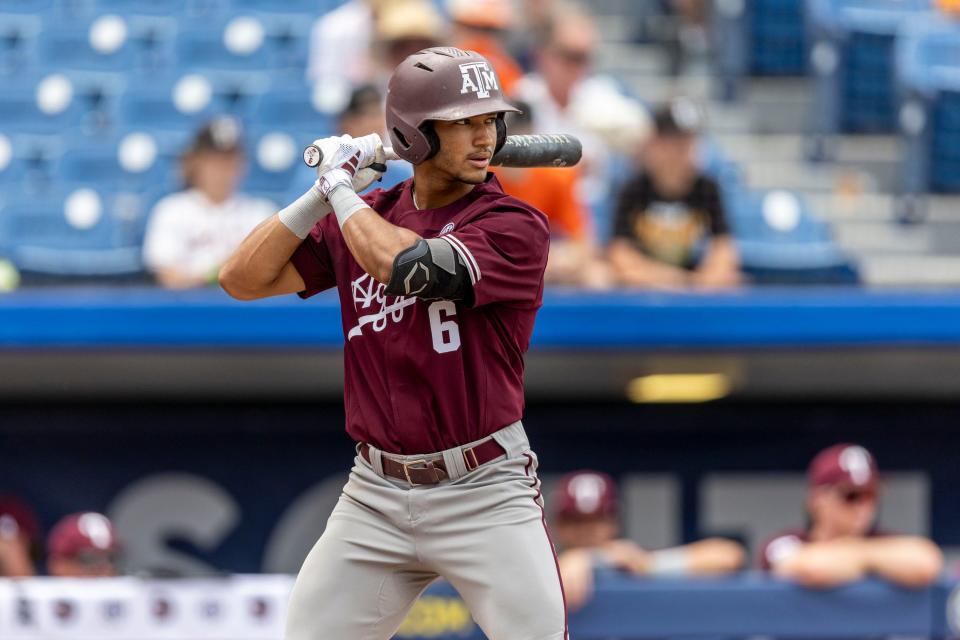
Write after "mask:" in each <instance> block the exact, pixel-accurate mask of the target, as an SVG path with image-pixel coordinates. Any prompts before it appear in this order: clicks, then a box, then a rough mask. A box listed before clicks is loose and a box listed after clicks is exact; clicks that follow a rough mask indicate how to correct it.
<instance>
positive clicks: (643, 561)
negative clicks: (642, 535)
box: [603, 540, 650, 575]
mask: <svg viewBox="0 0 960 640" xmlns="http://www.w3.org/2000/svg"><path fill="white" fill-rule="evenodd" d="M603 555H604V556H605V557H606V558H607V560H608V561H609V562H610V564H612V565H613V566H615V567H616V568H618V569H622V570H624V571H629V572H630V573H633V574H636V575H643V574H645V573H649V572H650V552H648V551H644V550H643V549H641V548H640V547H639V546H637V545H636V543H634V542H632V541H630V540H611V541H610V542H608V543H606V544H605V545H603Z"/></svg>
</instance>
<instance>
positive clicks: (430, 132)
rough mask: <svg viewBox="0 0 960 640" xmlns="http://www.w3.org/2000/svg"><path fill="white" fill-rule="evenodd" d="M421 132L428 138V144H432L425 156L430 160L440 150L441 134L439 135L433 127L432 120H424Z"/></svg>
mask: <svg viewBox="0 0 960 640" xmlns="http://www.w3.org/2000/svg"><path fill="white" fill-rule="evenodd" d="M420 133H422V134H423V137H424V138H426V139H427V144H428V145H429V146H430V151H428V152H427V155H426V156H424V158H423V159H424V160H429V159H430V158H432V157H433V156H435V155H437V153H439V151H440V136H438V135H437V131H436V129H434V128H433V123H432V122H424V123H423V124H422V125H420Z"/></svg>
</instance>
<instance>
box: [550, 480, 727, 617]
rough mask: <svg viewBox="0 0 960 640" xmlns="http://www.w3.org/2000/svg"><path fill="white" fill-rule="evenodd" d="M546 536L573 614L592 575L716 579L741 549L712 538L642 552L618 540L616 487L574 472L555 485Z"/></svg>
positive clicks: (588, 592)
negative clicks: (609, 572) (553, 545)
mask: <svg viewBox="0 0 960 640" xmlns="http://www.w3.org/2000/svg"><path fill="white" fill-rule="evenodd" d="M552 504H553V507H554V519H553V526H552V527H551V531H552V532H553V536H554V540H555V541H556V543H557V547H558V550H559V556H558V561H559V564H560V575H561V576H562V577H563V588H564V595H565V597H566V600H567V606H568V607H569V608H570V609H573V610H576V609H578V608H580V607H582V606H583V605H584V604H586V603H587V601H588V600H589V599H590V597H591V595H592V593H593V577H594V571H596V570H598V569H604V568H608V569H616V570H621V571H626V572H628V573H632V574H634V575H641V576H662V575H672V576H690V575H719V574H724V573H729V572H733V571H737V570H738V569H740V568H741V567H742V566H743V564H744V559H745V553H744V550H743V547H741V546H740V545H739V544H737V543H736V542H733V541H730V540H723V539H720V538H711V539H708V540H701V541H699V542H694V543H692V544H688V545H683V546H680V547H671V548H669V549H660V550H657V551H647V550H645V549H643V548H641V547H640V546H638V545H637V544H636V543H634V542H633V541H631V540H626V539H624V538H621V537H620V524H619V517H618V516H619V507H618V499H617V486H616V484H615V483H614V481H613V478H611V477H610V476H609V475H607V474H605V473H601V472H598V471H577V472H575V473H571V474H568V475H566V476H564V477H563V478H562V479H561V480H560V484H559V486H558V487H557V489H556V491H555V493H554V496H553V500H552Z"/></svg>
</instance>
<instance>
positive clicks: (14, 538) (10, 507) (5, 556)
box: [0, 495, 40, 578]
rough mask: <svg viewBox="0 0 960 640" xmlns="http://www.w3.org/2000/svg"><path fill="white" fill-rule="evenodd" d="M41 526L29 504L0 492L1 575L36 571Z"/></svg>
mask: <svg viewBox="0 0 960 640" xmlns="http://www.w3.org/2000/svg"><path fill="white" fill-rule="evenodd" d="M39 541H40V527H39V525H38V524H37V519H36V517H35V516H34V515H33V512H32V511H31V510H30V507H28V506H27V505H25V504H24V503H23V502H21V501H20V500H18V499H17V498H15V497H13V496H8V495H2V496H0V577H4V578H22V577H25V576H33V575H36V573H37V570H36V565H35V563H34V558H36V556H37V555H38V553H37V552H38V550H39Z"/></svg>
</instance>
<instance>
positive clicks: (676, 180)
mask: <svg viewBox="0 0 960 640" xmlns="http://www.w3.org/2000/svg"><path fill="white" fill-rule="evenodd" d="M696 142H697V140H696V138H695V137H693V136H680V135H669V136H654V137H653V138H651V139H650V141H649V142H648V143H647V147H646V150H645V153H644V166H645V168H646V169H647V171H648V172H649V174H650V176H651V177H652V178H653V180H654V182H655V183H656V185H657V188H658V189H659V190H661V191H664V192H667V194H666V195H669V194H672V193H682V192H684V191H686V190H687V189H689V188H690V184H691V183H692V182H693V180H694V178H695V177H696V173H697V171H696V161H695V152H696Z"/></svg>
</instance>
